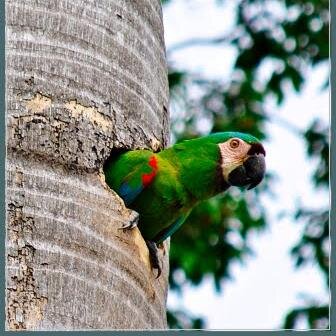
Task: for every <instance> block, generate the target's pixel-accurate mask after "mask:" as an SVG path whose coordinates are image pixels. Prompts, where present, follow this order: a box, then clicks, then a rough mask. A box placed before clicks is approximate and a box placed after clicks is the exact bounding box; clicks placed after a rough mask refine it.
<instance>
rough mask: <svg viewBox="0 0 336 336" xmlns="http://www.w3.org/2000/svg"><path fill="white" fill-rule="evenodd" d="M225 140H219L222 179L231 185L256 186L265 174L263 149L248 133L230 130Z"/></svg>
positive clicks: (249, 187)
mask: <svg viewBox="0 0 336 336" xmlns="http://www.w3.org/2000/svg"><path fill="white" fill-rule="evenodd" d="M228 135H229V137H228V139H227V140H226V141H223V142H219V143H218V146H219V149H220V153H221V168H222V174H223V178H224V180H225V181H226V182H227V183H228V184H229V185H231V186H238V187H244V186H248V189H252V188H254V187H256V186H257V185H258V184H259V183H260V182H261V181H262V179H263V177H264V175H265V168H266V165H265V155H266V152H265V149H264V147H263V146H262V144H261V143H260V142H259V140H258V139H257V138H255V137H253V136H251V135H249V134H245V133H238V132H232V133H231V132H230V133H229V134H228Z"/></svg>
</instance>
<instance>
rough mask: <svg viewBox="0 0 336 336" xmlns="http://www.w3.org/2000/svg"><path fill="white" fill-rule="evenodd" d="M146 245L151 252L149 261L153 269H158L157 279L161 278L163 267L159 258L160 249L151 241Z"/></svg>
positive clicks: (147, 241)
mask: <svg viewBox="0 0 336 336" xmlns="http://www.w3.org/2000/svg"><path fill="white" fill-rule="evenodd" d="M146 245H147V247H148V251H149V260H150V263H151V266H152V268H154V269H157V270H158V271H157V276H156V279H157V278H159V277H160V275H161V272H162V267H161V265H160V260H159V256H158V248H157V246H156V244H155V243H154V242H152V241H150V240H146Z"/></svg>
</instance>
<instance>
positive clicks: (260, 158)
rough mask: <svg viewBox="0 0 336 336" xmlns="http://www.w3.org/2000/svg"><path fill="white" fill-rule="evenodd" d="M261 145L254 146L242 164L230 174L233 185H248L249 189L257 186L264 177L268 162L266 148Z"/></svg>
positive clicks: (229, 180)
mask: <svg viewBox="0 0 336 336" xmlns="http://www.w3.org/2000/svg"><path fill="white" fill-rule="evenodd" d="M259 146H261V145H259V144H258V145H257V147H258V148H256V147H252V148H251V150H250V151H249V153H248V154H249V156H248V158H247V159H246V160H245V161H244V163H243V164H242V165H240V166H239V167H237V168H235V169H234V170H232V171H231V172H230V173H229V175H228V182H229V183H230V184H231V185H234V186H238V187H244V186H247V185H248V188H247V189H248V190H250V189H252V188H254V187H256V186H257V185H258V184H259V183H260V182H261V181H262V179H263V178H264V176H265V170H266V163H265V150H264V148H263V147H262V146H261V147H259Z"/></svg>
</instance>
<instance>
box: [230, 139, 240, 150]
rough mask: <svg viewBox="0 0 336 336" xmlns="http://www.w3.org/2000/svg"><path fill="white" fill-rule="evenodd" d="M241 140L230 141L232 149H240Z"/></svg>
mask: <svg viewBox="0 0 336 336" xmlns="http://www.w3.org/2000/svg"><path fill="white" fill-rule="evenodd" d="M239 143H240V142H239V140H238V139H232V140H231V141H230V147H231V148H233V149H235V148H238V147H239Z"/></svg>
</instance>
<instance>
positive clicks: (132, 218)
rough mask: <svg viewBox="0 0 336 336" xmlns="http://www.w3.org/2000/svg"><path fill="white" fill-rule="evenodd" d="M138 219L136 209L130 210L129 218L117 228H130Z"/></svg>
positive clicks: (136, 223)
mask: <svg viewBox="0 0 336 336" xmlns="http://www.w3.org/2000/svg"><path fill="white" fill-rule="evenodd" d="M138 221H139V214H138V213H137V212H136V211H132V213H131V216H130V220H129V221H128V222H125V223H124V224H123V225H122V226H121V227H120V228H119V230H131V229H133V228H135V227H136V226H137V225H138Z"/></svg>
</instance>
